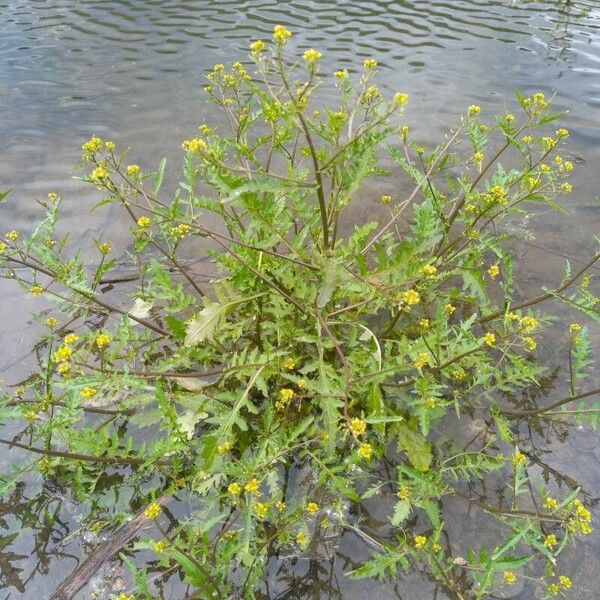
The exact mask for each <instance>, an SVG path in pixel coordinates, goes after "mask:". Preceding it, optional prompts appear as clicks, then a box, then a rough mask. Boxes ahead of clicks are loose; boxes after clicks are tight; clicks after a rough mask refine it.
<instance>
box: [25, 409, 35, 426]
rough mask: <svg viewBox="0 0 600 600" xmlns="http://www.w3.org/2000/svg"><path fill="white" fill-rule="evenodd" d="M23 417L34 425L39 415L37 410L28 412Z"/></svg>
mask: <svg viewBox="0 0 600 600" xmlns="http://www.w3.org/2000/svg"><path fill="white" fill-rule="evenodd" d="M23 417H24V419H25V420H26V421H29V422H30V423H33V422H34V421H35V420H36V419H37V413H36V412H35V410H26V411H25V412H24V413H23Z"/></svg>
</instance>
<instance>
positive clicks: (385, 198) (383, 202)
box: [379, 194, 392, 204]
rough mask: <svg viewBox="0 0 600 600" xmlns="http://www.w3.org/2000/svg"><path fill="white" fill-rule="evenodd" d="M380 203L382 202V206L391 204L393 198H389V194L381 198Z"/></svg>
mask: <svg viewBox="0 0 600 600" xmlns="http://www.w3.org/2000/svg"><path fill="white" fill-rule="evenodd" d="M379 201H380V202H381V204H389V203H390V202H391V201H392V197H391V196H388V195H387V194H384V195H383V196H381V198H379Z"/></svg>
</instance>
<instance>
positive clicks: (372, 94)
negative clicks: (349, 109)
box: [362, 85, 379, 103]
mask: <svg viewBox="0 0 600 600" xmlns="http://www.w3.org/2000/svg"><path fill="white" fill-rule="evenodd" d="M378 96H379V88H378V87H377V86H376V85H371V86H369V87H368V88H367V89H366V90H365V93H364V94H363V97H362V101H363V102H365V103H367V102H371V101H372V100H375V98H377V97H378Z"/></svg>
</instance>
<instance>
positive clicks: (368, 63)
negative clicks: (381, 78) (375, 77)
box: [363, 58, 377, 71]
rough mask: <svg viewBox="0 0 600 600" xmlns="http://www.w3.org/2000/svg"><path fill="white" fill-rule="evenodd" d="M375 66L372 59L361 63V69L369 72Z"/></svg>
mask: <svg viewBox="0 0 600 600" xmlns="http://www.w3.org/2000/svg"><path fill="white" fill-rule="evenodd" d="M376 66H377V61H376V60H375V59H374V58H366V59H365V60H364V62H363V67H364V68H365V69H367V71H370V70H371V69H374V68H375V67H376Z"/></svg>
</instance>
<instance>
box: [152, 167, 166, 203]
mask: <svg viewBox="0 0 600 600" xmlns="http://www.w3.org/2000/svg"><path fill="white" fill-rule="evenodd" d="M166 165H167V159H166V158H162V159H161V161H160V163H159V164H158V169H157V170H156V173H155V174H154V180H153V181H152V195H153V196H156V195H157V194H158V192H159V191H160V188H161V186H162V183H163V179H164V176H165V166H166Z"/></svg>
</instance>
